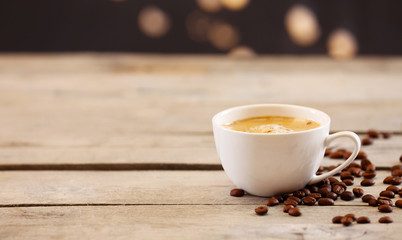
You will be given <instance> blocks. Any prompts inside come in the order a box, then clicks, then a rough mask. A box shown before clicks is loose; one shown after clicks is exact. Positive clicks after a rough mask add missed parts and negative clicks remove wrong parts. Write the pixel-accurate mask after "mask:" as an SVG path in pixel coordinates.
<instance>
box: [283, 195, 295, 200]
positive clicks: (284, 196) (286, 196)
mask: <svg viewBox="0 0 402 240" xmlns="http://www.w3.org/2000/svg"><path fill="white" fill-rule="evenodd" d="M290 196H293V193H284V194H282V198H283V201H285V200H286V199H288V197H290Z"/></svg>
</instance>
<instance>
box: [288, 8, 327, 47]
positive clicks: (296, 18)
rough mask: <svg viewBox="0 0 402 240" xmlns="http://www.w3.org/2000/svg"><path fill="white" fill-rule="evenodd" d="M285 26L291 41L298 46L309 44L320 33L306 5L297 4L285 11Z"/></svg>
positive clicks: (314, 18)
mask: <svg viewBox="0 0 402 240" xmlns="http://www.w3.org/2000/svg"><path fill="white" fill-rule="evenodd" d="M285 26H286V30H287V31H288V33H289V35H290V38H291V39H292V41H293V42H294V43H295V44H297V45H299V46H303V47H306V46H310V45H312V44H314V43H315V42H317V40H318V38H319V37H320V35H321V30H320V26H319V25H318V21H317V18H316V16H315V14H314V13H313V12H312V11H311V10H310V9H309V8H307V7H306V6H304V5H300V4H297V5H295V6H293V7H292V8H291V9H289V11H288V12H287V13H286V16H285Z"/></svg>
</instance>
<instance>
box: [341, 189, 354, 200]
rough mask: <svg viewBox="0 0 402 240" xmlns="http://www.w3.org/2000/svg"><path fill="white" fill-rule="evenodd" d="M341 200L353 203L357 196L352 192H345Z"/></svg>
mask: <svg viewBox="0 0 402 240" xmlns="http://www.w3.org/2000/svg"><path fill="white" fill-rule="evenodd" d="M341 199H342V200H344V201H352V200H353V199H355V195H354V194H353V193H352V192H350V191H344V192H343V193H342V194H341Z"/></svg>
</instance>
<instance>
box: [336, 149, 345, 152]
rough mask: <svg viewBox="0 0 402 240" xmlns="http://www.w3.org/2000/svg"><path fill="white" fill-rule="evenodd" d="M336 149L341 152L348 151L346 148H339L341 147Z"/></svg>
mask: <svg viewBox="0 0 402 240" xmlns="http://www.w3.org/2000/svg"><path fill="white" fill-rule="evenodd" d="M336 151H338V152H341V153H344V152H346V149H345V148H339V149H338V150H336Z"/></svg>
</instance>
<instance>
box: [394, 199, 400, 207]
mask: <svg viewBox="0 0 402 240" xmlns="http://www.w3.org/2000/svg"><path fill="white" fill-rule="evenodd" d="M395 206H397V207H399V208H402V200H397V201H396V202H395Z"/></svg>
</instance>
